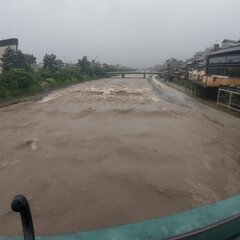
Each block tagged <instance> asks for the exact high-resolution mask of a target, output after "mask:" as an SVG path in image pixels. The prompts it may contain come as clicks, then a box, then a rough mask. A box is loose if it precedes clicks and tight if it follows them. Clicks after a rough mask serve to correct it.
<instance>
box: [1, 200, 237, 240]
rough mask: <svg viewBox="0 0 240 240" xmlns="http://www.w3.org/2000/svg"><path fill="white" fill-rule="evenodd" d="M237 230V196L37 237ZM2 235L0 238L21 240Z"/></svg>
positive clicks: (200, 234) (130, 238) (155, 238)
mask: <svg viewBox="0 0 240 240" xmlns="http://www.w3.org/2000/svg"><path fill="white" fill-rule="evenodd" d="M239 233H240V195H238V196H235V197H232V198H228V199H226V200H223V201H220V202H217V203H214V204H211V205H207V206H204V207H201V208H195V209H192V210H189V211H185V212H181V213H177V214H174V215H171V216H166V217H162V218H157V219H152V220H148V221H142V222H138V223H133V224H128V225H123V226H117V227H111V228H106V229H99V230H95V231H86V232H79V233H70V234H63V235H53V236H38V237H36V239H37V240H148V239H149V240H150V239H151V240H161V239H190V240H203V239H209V240H222V239H228V238H230V237H232V236H233V235H236V234H239ZM20 239H23V238H22V237H4V236H1V237H0V240H20Z"/></svg>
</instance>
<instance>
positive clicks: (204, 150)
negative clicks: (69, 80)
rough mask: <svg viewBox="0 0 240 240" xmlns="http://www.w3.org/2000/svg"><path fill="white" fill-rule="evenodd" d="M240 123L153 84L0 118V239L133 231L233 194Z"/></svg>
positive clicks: (17, 109) (96, 90)
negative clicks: (19, 200)
mask: <svg viewBox="0 0 240 240" xmlns="http://www.w3.org/2000/svg"><path fill="white" fill-rule="evenodd" d="M239 143H240V119H239V118H237V117H236V116H231V115H229V114H228V113H225V112H221V111H218V110H216V109H213V108H210V107H207V106H205V105H203V104H201V103H199V102H197V101H196V100H194V99H192V98H191V97H188V96H186V95H185V94H183V93H180V92H178V91H177V90H175V89H172V88H170V87H168V86H166V85H164V84H162V83H160V82H158V80H156V79H152V80H147V79H142V78H141V76H135V78H134V77H131V78H125V79H121V78H112V79H103V80H98V81H92V82H87V83H83V84H79V85H75V86H71V87H69V88H65V89H61V90H57V91H54V92H52V93H51V94H50V95H49V96H47V97H44V98H43V99H42V100H41V101H39V102H26V103H20V104H15V105H12V106H8V107H5V108H1V109H0V235H19V234H21V225H20V218H19V216H18V215H17V214H16V213H13V212H12V211H11V209H10V203H11V199H12V197H13V196H14V195H16V194H19V193H21V194H24V195H26V196H27V198H28V199H29V202H30V205H31V208H32V214H33V218H34V224H35V228H36V229H35V230H36V233H37V235H40V234H41V235H43V234H56V233H66V232H75V231H82V230H89V229H96V228H102V227H108V226H115V225H119V224H126V223H132V222H136V221H140V220H146V219H151V218H155V217H159V216H165V215H168V214H172V213H176V212H179V211H183V210H186V209H191V208H193V207H198V206H202V205H205V204H208V203H213V202H216V201H219V200H221V199H225V198H227V197H231V196H233V195H236V194H239V193H240V185H239V179H240V165H239V164H240V147H239Z"/></svg>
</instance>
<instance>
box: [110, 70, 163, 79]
mask: <svg viewBox="0 0 240 240" xmlns="http://www.w3.org/2000/svg"><path fill="white" fill-rule="evenodd" d="M106 74H107V76H109V77H111V76H114V75H122V78H125V75H129V74H143V78H146V75H147V74H154V75H155V74H160V73H159V72H151V71H118V72H106Z"/></svg>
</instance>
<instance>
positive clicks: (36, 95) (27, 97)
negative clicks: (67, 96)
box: [0, 78, 101, 108]
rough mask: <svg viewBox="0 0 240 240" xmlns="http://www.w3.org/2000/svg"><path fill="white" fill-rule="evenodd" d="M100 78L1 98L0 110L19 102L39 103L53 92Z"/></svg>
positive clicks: (45, 87) (46, 87)
mask: <svg viewBox="0 0 240 240" xmlns="http://www.w3.org/2000/svg"><path fill="white" fill-rule="evenodd" d="M100 79H101V78H94V79H87V80H80V81H75V82H70V83H63V84H59V85H58V86H55V87H53V86H49V85H47V86H46V85H45V86H44V87H43V89H42V90H41V91H40V92H37V93H34V94H28V95H23V96H16V97H8V98H2V99H0V108H3V107H7V106H10V105H14V104H17V103H21V102H29V101H39V100H41V99H42V98H43V97H45V96H47V95H48V94H50V93H51V92H52V91H54V90H58V89H62V88H66V87H70V86H73V85H76V84H80V83H84V82H88V81H96V80H100Z"/></svg>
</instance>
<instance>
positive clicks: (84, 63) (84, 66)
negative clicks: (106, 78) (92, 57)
mask: <svg viewBox="0 0 240 240" xmlns="http://www.w3.org/2000/svg"><path fill="white" fill-rule="evenodd" d="M78 65H79V66H80V69H81V72H82V73H83V74H91V73H92V69H91V63H90V62H89V61H88V59H87V56H83V58H82V59H79V60H78Z"/></svg>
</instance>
